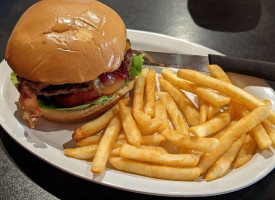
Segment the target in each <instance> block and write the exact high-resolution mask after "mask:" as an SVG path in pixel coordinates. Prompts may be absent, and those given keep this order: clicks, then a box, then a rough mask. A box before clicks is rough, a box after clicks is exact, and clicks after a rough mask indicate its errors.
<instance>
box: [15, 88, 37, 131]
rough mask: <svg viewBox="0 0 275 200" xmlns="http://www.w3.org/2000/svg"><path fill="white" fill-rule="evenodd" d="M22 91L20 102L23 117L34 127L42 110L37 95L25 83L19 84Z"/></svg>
mask: <svg viewBox="0 0 275 200" xmlns="http://www.w3.org/2000/svg"><path fill="white" fill-rule="evenodd" d="M18 90H19V92H20V98H19V102H20V104H21V108H22V110H23V116H22V118H23V119H24V120H25V121H27V122H28V125H29V128H34V126H35V125H36V124H37V122H38V118H39V117H41V116H42V111H41V109H40V107H39V106H38V103H37V98H36V95H35V94H34V93H33V92H31V91H30V90H28V88H27V87H25V86H24V84H20V83H19V85H18Z"/></svg>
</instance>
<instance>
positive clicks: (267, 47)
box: [0, 0, 275, 199]
mask: <svg viewBox="0 0 275 200" xmlns="http://www.w3.org/2000/svg"><path fill="white" fill-rule="evenodd" d="M35 2H36V1H35V0H24V1H22V0H9V1H8V0H0V60H2V59H3V58H4V52H5V47H6V43H7V40H8V38H9V35H10V33H11V31H12V29H13V27H14V25H15V24H16V22H17V20H18V19H19V17H20V16H21V15H22V13H23V12H24V11H25V10H26V9H27V8H28V7H29V6H30V5H32V4H34V3H35ZM102 2H103V3H105V4H107V5H109V6H110V7H111V8H113V9H114V10H116V11H117V12H118V14H119V15H120V16H121V17H122V19H123V20H124V22H125V24H126V26H127V28H130V29H136V30H144V31H150V32H157V33H162V34H166V35H170V36H174V37H177V38H182V39H185V40H188V41H190V42H195V43H198V44H201V45H204V46H206V47H209V48H212V49H214V50H217V51H219V52H221V53H223V54H226V55H230V56H236V57H243V58H250V59H258V60H264V61H271V62H275V1H273V0H261V1H260V0H216V1H215V0H189V1H183V0H172V1H171V0H170V1H169V0H139V1H128V0H109V1H107V0H104V1H102ZM0 70H1V69H0ZM269 84H270V85H271V86H272V87H273V89H274V88H275V87H274V86H275V84H274V82H269ZM0 112H1V111H0ZM274 187H275V171H274V170H273V171H272V172H271V173H270V174H269V175H267V176H266V177H265V178H263V179H262V180H260V181H259V182H257V183H255V184H253V185H252V186H249V187H247V188H245V189H242V190H240V191H237V192H233V193H230V194H225V195H220V196H214V197H207V198H205V199H220V198H222V199H275V189H274ZM56 198H58V199H81V198H102V199H111V198H116V199H162V198H164V197H156V196H149V195H143V194H136V193H131V192H126V191H122V190H117V189H113V188H110V187H106V186H102V185H99V184H95V183H92V182H88V181H85V180H82V179H79V178H77V177H75V176H72V175H69V174H67V173H65V172H63V171H61V170H59V169H57V168H55V167H53V166H51V165H49V164H47V163H46V162H44V161H42V160H40V159H39V158H37V157H35V156H34V155H32V154H31V153H29V152H28V151H26V150H25V149H24V148H22V147H21V146H20V145H18V144H17V143H16V142H15V141H14V140H13V139H12V138H11V137H10V136H9V135H8V134H7V133H6V132H5V131H4V130H3V129H2V128H1V127H0V199H56Z"/></svg>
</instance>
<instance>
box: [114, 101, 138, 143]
mask: <svg viewBox="0 0 275 200" xmlns="http://www.w3.org/2000/svg"><path fill="white" fill-rule="evenodd" d="M119 108H120V111H119V114H120V118H121V121H122V126H123V129H124V132H125V135H126V139H127V141H128V142H129V144H132V145H135V146H140V144H141V133H140V131H139V129H138V126H137V124H136V122H135V120H134V118H133V116H132V113H131V111H130V110H129V109H128V108H127V107H126V106H125V104H124V103H123V102H121V101H120V102H119Z"/></svg>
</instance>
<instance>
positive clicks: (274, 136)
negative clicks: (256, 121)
mask: <svg viewBox="0 0 275 200" xmlns="http://www.w3.org/2000/svg"><path fill="white" fill-rule="evenodd" d="M262 125H263V126H264V129H265V130H266V132H267V134H268V135H269V137H270V139H271V140H272V142H273V144H275V128H274V126H272V124H271V123H270V122H269V121H268V120H264V121H263V122H262Z"/></svg>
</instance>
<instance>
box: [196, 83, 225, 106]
mask: <svg viewBox="0 0 275 200" xmlns="http://www.w3.org/2000/svg"><path fill="white" fill-rule="evenodd" d="M196 92H197V95H198V97H199V98H201V99H204V100H205V101H208V102H209V103H210V104H213V105H214V106H216V107H218V108H219V107H221V106H224V105H226V104H228V103H229V102H230V98H229V97H227V96H224V95H222V94H221V93H219V92H217V91H215V90H212V89H210V88H197V89H196Z"/></svg>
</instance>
